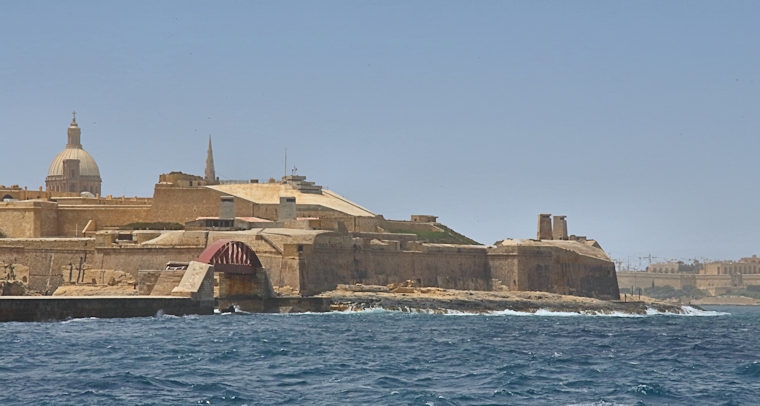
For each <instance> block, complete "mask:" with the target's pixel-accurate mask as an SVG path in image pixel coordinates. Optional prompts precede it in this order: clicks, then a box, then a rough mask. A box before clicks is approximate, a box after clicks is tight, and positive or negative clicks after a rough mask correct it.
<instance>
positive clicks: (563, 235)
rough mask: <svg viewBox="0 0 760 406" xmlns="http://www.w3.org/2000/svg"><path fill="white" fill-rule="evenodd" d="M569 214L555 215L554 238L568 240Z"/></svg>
mask: <svg viewBox="0 0 760 406" xmlns="http://www.w3.org/2000/svg"><path fill="white" fill-rule="evenodd" d="M566 218H567V216H554V233H553V236H554V239H555V240H567V220H566Z"/></svg>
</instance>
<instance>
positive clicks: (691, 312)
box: [647, 306, 731, 317]
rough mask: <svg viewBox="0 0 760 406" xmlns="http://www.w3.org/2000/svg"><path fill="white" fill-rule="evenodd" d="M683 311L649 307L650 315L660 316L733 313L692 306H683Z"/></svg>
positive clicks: (724, 314) (726, 314)
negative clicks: (666, 310) (660, 309)
mask: <svg viewBox="0 0 760 406" xmlns="http://www.w3.org/2000/svg"><path fill="white" fill-rule="evenodd" d="M681 309H682V310H683V313H670V312H661V311H658V310H657V309H653V308H651V307H650V308H647V314H648V315H650V316H651V315H660V316H711V317H712V316H730V315H731V313H726V312H717V311H714V310H701V309H697V308H695V307H691V306H681Z"/></svg>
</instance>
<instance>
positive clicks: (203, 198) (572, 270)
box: [0, 119, 619, 299]
mask: <svg viewBox="0 0 760 406" xmlns="http://www.w3.org/2000/svg"><path fill="white" fill-rule="evenodd" d="M68 136H69V142H68V143H67V145H66V149H65V150H64V151H63V152H61V154H59V155H58V156H57V157H56V158H55V159H54V161H53V163H52V164H51V168H50V169H49V171H48V178H47V181H48V182H47V184H48V190H46V191H44V192H43V191H42V190H40V191H28V190H26V189H21V188H19V187H11V188H4V189H3V188H0V197H2V202H0V233H2V234H1V235H0V262H3V263H4V264H9V263H17V264H24V265H27V266H28V267H29V269H30V271H29V281H28V283H29V285H30V287H31V288H32V289H35V290H38V291H41V292H51V290H54V289H55V288H56V287H57V286H59V285H60V284H62V283H65V282H68V281H69V280H70V279H71V275H72V274H73V270H74V269H77V268H79V267H80V266H81V267H82V268H83V269H84V272H85V275H86V276H85V277H84V281H85V282H88V283H95V284H98V283H103V280H102V277H101V279H100V280H99V279H98V275H99V274H98V272H100V275H103V274H104V272H105V270H119V271H123V272H128V273H130V274H132V275H135V276H136V275H137V274H138V273H139V271H142V270H159V269H164V267H165V265H166V264H167V263H168V262H171V261H185V262H186V261H191V260H194V259H196V258H197V257H198V255H200V253H201V252H202V251H203V249H205V248H206V247H207V246H208V245H209V244H211V243H213V242H214V241H216V240H219V239H233V240H239V241H242V242H244V243H246V244H247V245H248V246H250V247H251V248H252V249H253V250H254V252H255V253H256V255H257V256H258V257H259V259H260V260H261V262H262V264H263V265H264V267H265V269H266V272H267V274H268V276H269V279H270V281H271V282H272V284H273V285H274V286H275V287H278V288H283V289H285V288H287V289H291V290H292V291H295V292H298V293H300V294H302V295H311V294H315V293H318V292H322V291H325V290H330V289H334V288H335V287H336V286H337V285H338V284H352V283H362V284H378V285H386V284H391V283H401V282H405V281H414V283H416V284H418V285H420V286H430V287H441V288H452V289H468V290H493V289H506V290H540V291H547V292H555V293H564V294H574V295H580V296H591V297H598V298H605V299H617V298H618V297H619V291H618V285H617V279H616V275H615V267H614V264H613V262H612V261H610V259H609V258H608V257H607V255H606V254H605V253H604V251H603V250H602V249H601V247H600V246H599V245H598V244H597V243H596V242H595V241H593V240H587V239H586V238H584V237H575V236H568V235H567V222H566V220H565V217H564V216H555V217H554V225H553V226H552V222H551V218H550V216H549V215H547V214H541V215H539V225H538V232H537V236H536V239H535V240H533V239H531V240H512V239H507V240H503V241H501V242H498V243H496V244H494V245H492V246H483V245H479V244H477V243H475V242H474V241H472V240H470V239H468V238H466V237H464V236H461V235H459V234H457V233H456V232H454V231H453V230H450V229H448V228H447V227H446V226H444V225H443V224H440V223H438V222H437V219H436V217H435V216H429V215H413V216H412V217H411V220H409V221H400V220H386V219H385V218H383V217H382V216H380V215H376V214H375V213H373V212H371V211H369V210H367V209H366V208H364V207H362V206H360V205H358V204H356V203H354V202H351V201H349V200H348V199H346V198H344V197H342V196H340V195H338V194H336V193H334V192H332V191H329V190H323V188H322V187H321V186H319V185H316V184H315V183H313V182H309V181H307V180H306V177H304V176H298V175H296V174H293V175H290V176H285V177H283V178H282V180H280V181H274V180H270V181H269V182H267V183H259V182H258V181H255V180H251V181H244V182H224V181H220V180H219V179H218V178H216V177H215V175H214V169H213V162H214V161H213V157H212V155H211V154H212V153H211V141H210V139H209V149H208V156H207V160H206V163H207V167H206V171H205V176H204V177H200V176H195V175H189V174H183V173H181V172H172V173H169V174H163V175H161V176H160V177H159V182H158V183H157V184H156V185H155V188H154V194H153V196H152V197H151V198H136V197H135V198H126V197H122V198H114V197H112V196H105V197H102V196H99V195H98V194H95V193H93V192H92V191H97V192H98V193H99V191H100V183H99V179H100V178H99V171H98V167H97V164H96V163H95V161H94V158H92V157H91V156H90V155H89V154H86V153H84V152H83V149H82V145H81V140H80V129H79V127H78V126H77V125H76V120H75V119H74V120H72V124H71V126H70V127H69V133H68ZM76 160H80V161H81V162H79V164H77V163H76V162H72V161H76ZM60 165H63V167H64V168H72V167H74V168H80V169H81V170H80V171H79V172H77V171H74V173H73V174H74V175H77V176H74V177H71V178H67V176H68V175H67V173H68V172H67V171H65V170H62V169H61V168H59V166H60ZM85 174H86V175H87V176H95V175H97V176H98V182H97V184H94V183H87V182H83V181H82V178H81V176H82V175H85ZM133 223H152V224H165V223H178V225H180V226H181V227H184V228H185V230H184V231H164V230H147V231H133V230H131V229H129V228H128V227H127V226H128V225H130V224H133ZM2 237H4V238H2Z"/></svg>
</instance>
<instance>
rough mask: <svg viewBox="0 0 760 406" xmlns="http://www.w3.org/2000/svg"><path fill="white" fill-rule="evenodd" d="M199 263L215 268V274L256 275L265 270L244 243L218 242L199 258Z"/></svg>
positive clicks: (207, 248)
mask: <svg viewBox="0 0 760 406" xmlns="http://www.w3.org/2000/svg"><path fill="white" fill-rule="evenodd" d="M198 262H203V263H206V264H209V265H213V266H214V271H215V272H222V273H229V274H255V273H256V271H257V270H261V269H263V266H261V261H260V260H259V257H258V256H256V253H255V252H253V250H252V249H251V247H249V246H248V245H246V244H245V243H244V242H240V241H231V240H216V241H214V242H213V243H212V244H211V245H209V246H208V247H206V249H205V250H203V252H202V253H201V255H200V256H199V257H198Z"/></svg>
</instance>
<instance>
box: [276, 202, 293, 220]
mask: <svg viewBox="0 0 760 406" xmlns="http://www.w3.org/2000/svg"><path fill="white" fill-rule="evenodd" d="M295 219H296V198H295V197H292V196H280V208H279V210H277V221H285V220H295Z"/></svg>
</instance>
